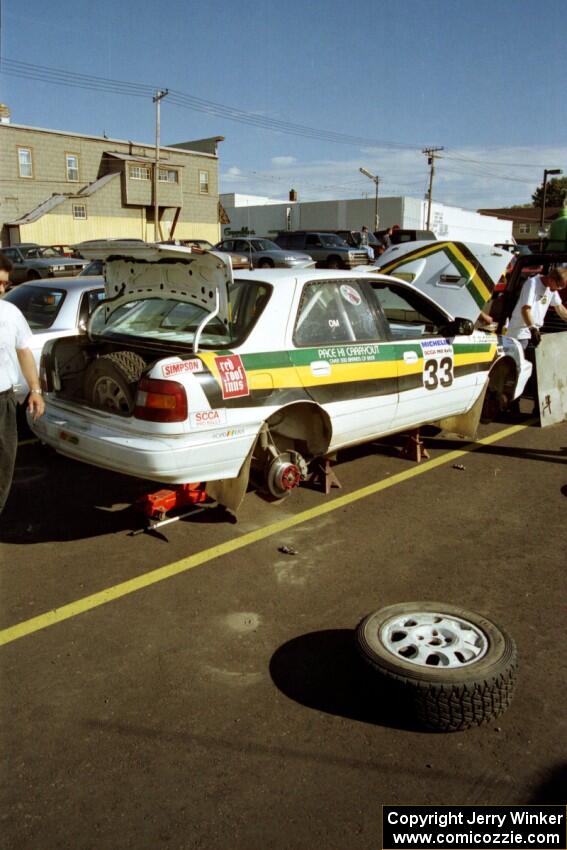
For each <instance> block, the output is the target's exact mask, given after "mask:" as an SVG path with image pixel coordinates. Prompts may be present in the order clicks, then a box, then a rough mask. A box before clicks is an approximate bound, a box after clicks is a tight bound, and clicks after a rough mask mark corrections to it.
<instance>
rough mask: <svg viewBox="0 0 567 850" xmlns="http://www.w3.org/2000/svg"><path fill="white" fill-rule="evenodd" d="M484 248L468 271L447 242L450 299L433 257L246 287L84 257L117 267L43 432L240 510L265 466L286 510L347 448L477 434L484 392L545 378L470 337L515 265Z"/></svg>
mask: <svg viewBox="0 0 567 850" xmlns="http://www.w3.org/2000/svg"><path fill="white" fill-rule="evenodd" d="M485 247H486V246H473V249H470V250H469V251H468V253H467V254H466V256H465V257H464V258H463V253H462V251H463V250H464V248H462V246H461V248H458V247H457V248H452V247H451V244H450V243H446V246H445V251H443V254H442V258H441V259H442V260H443V263H442V268H443V269H444V270H446V269H447V267H448V262H447V260H448V258H449V259H450V260H451V261H452V263H453V268H454V269H455V270H456V271H460V272H461V273H462V274H464V276H465V284H466V285H464V286H462V287H452V288H450V289H448V288H446V287H442V286H438V280H437V278H438V265H437V263H438V261H439V260H440V257H437V256H434V258H433V262H432V258H427V259H426V260H425V262H423V263H421V264H420V266H419V273H416V274H415V275H414V278H413V280H412V282H411V283H405V282H404V281H402V280H397V279H395V278H393V277H388V276H385V275H379V274H376V273H375V272H374V273H372V272H347V271H340V272H339V271H317V270H314V269H303V270H297V269H293V270H289V269H286V270H283V269H262V270H259V271H258V270H257V271H253V272H241V273H240V274H238V276H237V277H236V278H235V279H233V277H232V272H231V268H230V264H228V263H226V262H224V261H223V256H222V255H214V254H198V255H197V254H194V253H193V254H192V253H190V252H189V251H188V250H187V249H186V248H181V247H176V246H175V247H174V246H159V245H158V246H150V245H146V246H140V247H139V248H134V247H133V246H128V245H125V246H124V251H123V253H122V256H119V252H118V246H117V245H113V246H112V247H109V246H108V244H105V243H101V244H100V246H99V247H98V248H97V249H95V248H94V247H93V248H92V249H88V250H87V249H85V251H84V253H85V255H86V256H91V257H98V258H100V259H105V260H106V284H105V288H106V293H107V300H106V301H103V302H102V303H101V305H100V306H99V307H98V309H97V310H96V311H95V313H94V315H93V316H92V318H91V320H90V323H89V332H88V335H86V336H84V335H83V336H80V335H79V336H75V337H73V336H71V337H66V338H65V339H58V340H52V341H51V342H48V343H47V344H46V346H45V348H44V352H43V356H42V367H41V380H42V385H43V388H44V392H45V398H46V413H45V415H44V416H43V417H42V418H41V419H39V420H37V421H36V422H31V421H30V420H28V421H29V422H30V427H31V428H32V430H33V431H34V432H35V433H36V435H37V436H38V437H39V438H40V439H41V440H42V441H44V442H46V443H48V444H49V445H51V446H53V447H54V448H55V449H56V450H57V451H59V452H61V453H62V454H65V455H68V456H70V457H73V458H76V459H78V460H82V461H85V462H87V463H91V464H94V465H95V466H101V467H104V468H107V469H113V470H115V471H118V472H122V473H126V474H129V475H134V476H139V477H142V478H145V479H152V480H154V481H159V482H169V483H195V482H206V483H207V492H209V493H210V494H211V495H212V496H213V497H214V498H215V499H217V500H218V501H219V502H220V503H222V504H225V505H227V506H228V507H231V508H233V509H235V508H236V506H237V505H238V503H239V501H240V500H241V498H242V497H243V495H244V493H245V492H246V486H247V483H248V477H249V473H250V468H251V467H252V468H253V470H254V474H255V475H256V476H258V477H259V478H260V479H261V480H262V482H263V485H264V486H265V487H266V489H267V490H268V492H269V493H271V495H272V496H274V497H276V498H278V497H283V496H285V495H287V494H288V493H289V492H290V491H291V490H292V489H294V488H295V487H296V486H297V485H298V484H299V483H300V481H301V480H303V479H304V478H305V477H306V476H307V475H308V472H309V464H310V463H311V461H312V460H313V459H315V458H318V457H324V456H328V455H329V454H330V453H333V452H335V451H337V450H338V449H341V448H343V447H345V446H350V445H354V444H358V443H361V442H364V441H367V440H373V439H376V438H378V437H381V436H384V435H386V434H391V433H395V432H398V431H404V430H406V429H412V428H416V427H418V426H420V425H423V424H425V423H430V422H437V423H439V424H440V425H441V426H442V425H443V422H445V421H447V420H448V419H450V427H451V430H452V431H457V432H459V430H461V432H462V433H463V434H469V435H470V431H471V430H473V431H474V424H475V423H474V421H473V420H474V419H475V415H476V418H477V419H478V416H479V415H480V406H481V405H482V399H483V395H484V391H485V389H486V388H487V387H489V388H491V389H492V388H497V389H498V391H504V390H505V391H506V392H507V393H509V396H510V398H513V397H516V396H517V395H519V394H520V393H521V391H522V390H523V387H524V385H525V382H526V380H527V378H528V376H529V374H530V371H531V366H530V365H529V364H528V363H526V361H525V359H524V356H523V352H522V348H521V346H520V345H519V344H518V343H517V341H516V340H512V339H506V338H503V339H497V337H496V336H494V335H490V334H487V333H484V332H481V331H473V320H474V319H475V318H476V317H477V315H478V312H479V307H478V299H479V293H480V292H481V291H482V287H484V286H486V285H487V281H488V279H489V276H490V277H491V278H492V279H494V277H498V276H499V275H500V272H501V270H502V268H503V267H504V265H505V263H506V259H505V258H504V257H502V256H501V255H499V254H498V255H496V256H494V255H491V254H490V253H488V252H486V251H485V252H484V253H483V250H484V249H485ZM476 249H478V250H479V252H480V257H481V258H482V260H483V261H484V260H486V262H487V267H482V266H481V265H480V259H479V257H476V256H475V253H474V251H475V250H476ZM111 254H112V258H111V259H109V257H110V255H111ZM463 260H464V265H463ZM409 262H410V265H411V263H412V261H411V260H410V261H409ZM482 297H484V292H482ZM473 409H474V411H475V412H476V413H475V415H473V412H472V411H473ZM463 417H464V418H463Z"/></svg>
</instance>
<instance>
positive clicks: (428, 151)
mask: <svg viewBox="0 0 567 850" xmlns="http://www.w3.org/2000/svg"><path fill="white" fill-rule="evenodd" d="M442 150H445V148H425V150H422V153H424V154H425V155H426V156H427V164H428V166H429V168H430V171H429V189H428V191H427V225H426V229H427V230H430V229H431V228H430V224H431V197H432V194H433V175H434V174H435V155H436V154H437V153H438V152H439V151H442Z"/></svg>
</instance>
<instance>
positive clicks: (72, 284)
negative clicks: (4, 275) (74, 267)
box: [14, 275, 104, 289]
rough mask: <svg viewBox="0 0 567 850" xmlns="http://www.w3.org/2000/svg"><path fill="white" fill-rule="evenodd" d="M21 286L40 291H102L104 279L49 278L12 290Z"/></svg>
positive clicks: (32, 281) (28, 282)
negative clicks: (33, 287) (31, 287)
mask: <svg viewBox="0 0 567 850" xmlns="http://www.w3.org/2000/svg"><path fill="white" fill-rule="evenodd" d="M22 286H39V287H40V288H41V289H103V288H104V278H103V276H102V275H93V276H92V277H90V276H88V275H83V276H82V277H80V276H78V275H77V277H50V278H46V279H42V280H26V281H24V282H23V283H19V284H17V285H16V286H14V289H16V288H17V289H20V287H22Z"/></svg>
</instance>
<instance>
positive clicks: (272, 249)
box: [215, 237, 315, 269]
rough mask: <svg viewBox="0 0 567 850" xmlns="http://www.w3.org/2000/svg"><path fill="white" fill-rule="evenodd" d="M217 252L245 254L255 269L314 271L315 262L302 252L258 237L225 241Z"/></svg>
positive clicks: (219, 245)
mask: <svg viewBox="0 0 567 850" xmlns="http://www.w3.org/2000/svg"><path fill="white" fill-rule="evenodd" d="M215 250H216V251H223V253H225V254H233V253H235V254H245V255H246V256H247V257H248V258H249V260H250V267H251V268H253V269H273V268H281V269H312V268H315V260H314V259H313V258H312V257H311V256H310V255H309V254H304V253H302V252H300V251H288V250H285V249H282V248H280V246H279V245H276V243H275V242H272V240H271V239H264V238H263V237H257V238H252V239H243V238H242V237H239V238H238V239H223V240H222V241H221V242H219V243H218V245H215Z"/></svg>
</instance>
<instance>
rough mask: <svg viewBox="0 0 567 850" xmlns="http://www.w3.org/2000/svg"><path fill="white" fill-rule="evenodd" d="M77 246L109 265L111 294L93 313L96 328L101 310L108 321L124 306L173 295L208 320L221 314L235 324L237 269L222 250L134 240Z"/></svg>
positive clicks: (107, 278)
mask: <svg viewBox="0 0 567 850" xmlns="http://www.w3.org/2000/svg"><path fill="white" fill-rule="evenodd" d="M76 248H77V250H78V251H80V253H81V254H82V256H84V257H85V258H86V259H89V260H103V261H104V263H105V294H106V297H105V300H104V301H103V302H102V303H101V305H100V307H99V308H98V309H97V310H96V311H95V313H94V314H93V316H92V317H91V322H90V330H92V328H93V327H94V326H95V323H97V324H98V322H100V318H101V316H100V314H101V312H102V313H103V314H104V323H105V324H106V323H107V322H108V319H109V318H110V316H111V315H112V314H113V313H114V312H115V310H117V309H118V308H119V307H123V306H124V305H125V304H128V303H131V302H133V301H138V300H140V299H147V298H163V299H167V298H172V297H173V298H175V300H176V301H184V302H187V303H190V304H196V305H198V306H199V307H201V308H202V309H203V310H204V311H206V313H208V314H209V317H208V318H212V317H213V316H216V317H217V318H218V319H219V320H220V321H221V322H222V323H223V324H224V325H228V323H229V318H230V317H229V301H228V286H229V284H230V283H231V282H232V268H231V263H230V258H228V257H225V256H224V255H222V254H218V253H215V254H212V253H207V252H205V253H193V252H192V251H191V248H187V247H184V246H179V245H161V244H159V243H156V244H147V243H144V242H135V241H129V240H123V241H120V240H98V241H93V242H84V243H82V244H79V245H77V246H76ZM95 317H96V319H95ZM196 344H198V339H196Z"/></svg>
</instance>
